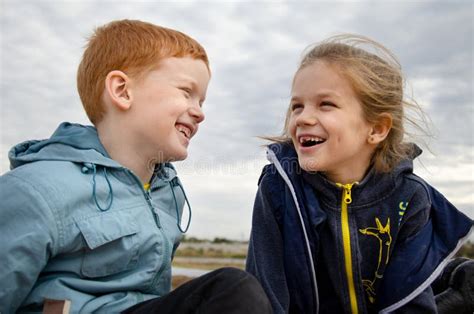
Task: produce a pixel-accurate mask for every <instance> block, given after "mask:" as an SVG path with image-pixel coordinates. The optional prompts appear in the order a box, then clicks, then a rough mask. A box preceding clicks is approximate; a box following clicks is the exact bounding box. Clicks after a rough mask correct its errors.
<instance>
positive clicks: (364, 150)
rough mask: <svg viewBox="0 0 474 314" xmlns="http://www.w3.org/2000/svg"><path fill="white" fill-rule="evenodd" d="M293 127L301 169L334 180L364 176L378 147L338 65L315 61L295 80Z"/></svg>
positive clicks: (291, 117) (356, 179)
mask: <svg viewBox="0 0 474 314" xmlns="http://www.w3.org/2000/svg"><path fill="white" fill-rule="evenodd" d="M290 110H291V115H290V120H289V131H290V134H291V138H292V141H293V144H294V146H295V148H296V151H297V153H298V160H299V163H300V165H301V167H302V168H303V169H305V170H307V171H322V172H325V174H326V176H327V177H328V178H329V179H330V180H331V181H334V182H341V183H351V182H353V181H359V180H361V179H362V178H363V176H364V174H365V172H366V170H367V169H368V167H369V165H370V160H371V156H372V153H373V151H374V149H375V146H374V145H372V144H370V143H369V142H368V138H369V136H370V134H371V132H372V125H370V124H369V123H368V122H367V121H366V120H365V119H364V116H363V112H362V107H361V104H360V102H359V100H358V98H357V97H356V95H355V93H354V91H353V89H352V87H351V85H350V83H349V82H348V81H347V80H346V79H345V78H344V77H343V76H342V75H341V74H340V71H339V69H338V68H337V67H335V66H332V65H330V64H328V63H326V62H323V61H316V62H314V63H312V64H310V65H308V66H306V67H303V68H302V69H301V70H299V71H298V72H297V73H296V75H295V79H294V82H293V89H292V99H291V105H290Z"/></svg>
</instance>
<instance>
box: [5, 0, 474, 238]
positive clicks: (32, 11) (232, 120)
mask: <svg viewBox="0 0 474 314" xmlns="http://www.w3.org/2000/svg"><path fill="white" fill-rule="evenodd" d="M473 12H474V8H473V4H472V1H443V2H439V1H438V2H433V1H397V2H395V1H385V2H384V1H346V2H335V1H327V2H315V1H313V2H311V3H310V2H296V1H256V2H250V1H235V2H228V1H189V2H188V1H186V2H185V1H179V2H159V1H133V2H132V1H90V0H82V1H73V0H70V1H66V0H64V1H43V0H37V1H8V0H2V1H1V2H0V16H1V24H0V39H1V49H0V82H1V86H0V94H1V98H0V104H1V106H0V173H4V172H6V171H7V170H8V168H9V162H8V158H7V152H8V150H9V149H10V147H11V146H12V145H14V144H16V143H18V142H20V141H24V140H27V139H42V138H47V137H49V136H50V135H51V133H52V132H53V131H54V130H55V128H56V127H57V125H58V124H59V123H60V122H62V121H71V122H79V123H85V124H88V120H87V118H86V115H85V114H84V112H83V110H82V106H81V104H80V101H79V97H78V95H77V92H76V88H75V86H76V83H75V74H76V69H77V65H78V64H79V61H80V58H81V54H82V48H83V47H84V45H85V39H86V37H87V36H89V35H90V34H91V32H92V30H93V29H94V28H95V27H97V26H100V25H102V24H104V23H107V22H109V21H111V20H115V19H124V18H128V19H140V20H144V21H148V22H152V23H155V24H159V25H162V26H166V27H170V28H174V29H177V30H180V31H182V32H185V33H187V34H189V35H191V36H192V37H194V38H195V39H197V40H198V41H199V42H200V43H201V44H203V46H204V47H205V48H206V50H207V52H208V54H209V57H210V62H211V68H212V73H213V77H212V81H211V83H210V85H209V90H208V95H207V101H206V103H205V104H204V108H205V109H204V110H205V114H206V121H205V122H204V123H203V124H202V126H201V128H200V133H198V135H197V136H196V137H195V138H194V139H193V142H192V144H191V147H190V157H189V159H188V160H186V161H184V162H181V163H178V164H177V167H178V169H179V173H180V177H181V179H182V181H183V183H184V184H185V187H186V191H187V193H188V197H189V199H190V201H191V204H192V207H193V221H192V223H191V227H190V229H189V235H190V236H198V237H206V238H213V237H217V236H218V237H222V236H224V237H229V238H235V239H247V238H248V235H249V232H250V223H251V212H252V205H253V199H254V196H255V192H256V189H257V179H258V176H259V174H260V171H261V168H262V166H263V165H264V164H265V163H266V160H265V157H264V155H265V154H264V151H263V149H262V147H261V146H262V145H263V144H264V142H263V141H261V140H259V139H257V138H256V136H259V135H269V134H278V133H279V132H280V130H281V127H282V124H283V120H284V113H285V109H286V106H287V104H288V101H289V94H290V83H291V79H292V76H293V74H294V72H295V69H296V67H297V64H298V61H299V59H300V57H301V52H302V51H303V50H304V48H306V47H307V46H308V45H309V44H311V43H314V42H316V41H320V40H322V39H324V38H326V37H328V36H331V35H334V34H337V33H341V32H352V33H358V34H363V35H366V36H369V37H371V38H373V39H375V40H377V41H380V42H381V43H383V44H384V45H386V46H387V47H388V48H389V49H391V50H392V51H393V52H394V53H395V54H396V55H397V56H398V58H399V60H400V62H401V64H402V67H403V71H404V73H405V75H406V78H407V82H408V86H409V87H410V88H409V91H410V94H411V95H413V96H414V97H415V99H416V100H417V101H418V102H419V103H420V104H421V105H422V106H423V108H424V110H425V111H426V112H427V113H428V115H429V116H430V117H431V121H432V125H431V131H432V133H433V134H434V135H435V137H434V138H433V139H431V140H429V141H428V144H429V147H430V149H431V151H432V152H429V151H428V150H427V149H424V150H425V152H424V154H423V156H422V158H421V163H420V162H419V163H417V164H416V172H417V173H418V174H420V175H422V176H423V177H424V178H425V179H427V180H428V181H429V182H430V183H431V184H433V185H434V186H435V187H437V188H438V189H439V190H441V191H442V192H443V193H444V194H445V195H446V196H447V197H448V198H449V199H450V200H451V202H452V203H454V204H455V205H456V206H458V208H460V209H461V210H462V211H463V212H465V213H466V214H467V215H469V216H470V217H471V218H474V192H473V191H474V148H473V147H474V146H473V142H474V139H473V133H474V132H473V122H474V113H473V108H474V103H473V77H474V70H473V47H474V42H473V38H474V34H473V28H474V27H473V23H474V22H473V20H474V13H473Z"/></svg>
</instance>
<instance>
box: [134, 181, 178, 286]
mask: <svg viewBox="0 0 474 314" xmlns="http://www.w3.org/2000/svg"><path fill="white" fill-rule="evenodd" d="M131 175H132V177H133V178H134V179H135V181H137V183H138V185H139V186H140V188H141V190H142V192H143V195H144V196H145V199H146V202H147V204H148V207H149V208H150V210H151V214H152V216H153V218H154V220H155V224H156V226H157V227H158V230H159V231H160V233H161V235H162V238H163V247H164V248H163V257H165V256H168V255H169V254H170V253H169V251H170V248H169V243H168V240H167V239H166V235H165V232H164V230H163V228H162V227H161V222H160V218H159V217H158V213H155V208H154V207H153V204H152V203H151V194H150V191H151V190H148V191H145V189H144V188H143V185H142V183H141V181H140V180H139V179H138V178H137V177H136V176H135V175H134V174H133V173H131ZM166 265H167V263H166V261H165V260H164V259H163V263H162V264H161V267H160V269H158V272H157V273H156V275H155V277H154V278H153V280H152V283H151V285H150V290H151V291H153V290H152V289H153V288H154V287H155V286H156V284H157V282H158V280H159V279H160V276H161V274H162V273H163V271H164V270H165V267H166Z"/></svg>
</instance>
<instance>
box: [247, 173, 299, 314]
mask: <svg viewBox="0 0 474 314" xmlns="http://www.w3.org/2000/svg"><path fill="white" fill-rule="evenodd" d="M264 181H265V179H264ZM269 194H270V193H269V192H268V190H267V189H265V182H261V184H260V186H259V189H258V191H257V196H256V198H255V205H254V208H253V219H252V232H251V236H250V243H249V250H248V255H247V265H246V270H247V271H248V272H249V273H251V274H253V275H254V276H255V277H256V278H257V279H258V280H259V282H260V284H261V285H262V287H263V289H264V290H265V292H266V294H267V296H268V298H269V300H270V303H271V304H272V307H273V311H274V313H276V314H280V313H288V309H289V303H290V297H289V293H288V288H287V283H286V277H285V270H284V262H283V241H282V236H281V233H280V229H279V226H278V223H277V220H276V218H275V212H274V210H275V208H274V206H273V204H272V202H271V196H270V195H269Z"/></svg>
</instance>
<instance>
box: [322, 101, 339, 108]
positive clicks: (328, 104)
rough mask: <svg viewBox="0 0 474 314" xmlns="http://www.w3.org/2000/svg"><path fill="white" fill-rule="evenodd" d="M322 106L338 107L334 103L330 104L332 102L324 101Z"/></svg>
mask: <svg viewBox="0 0 474 314" xmlns="http://www.w3.org/2000/svg"><path fill="white" fill-rule="evenodd" d="M320 106H321V107H324V106H329V107H336V105H335V104H333V103H332V102H330V101H322V102H321V105H320Z"/></svg>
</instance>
